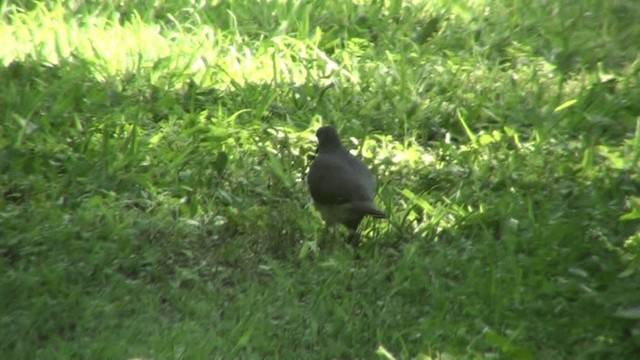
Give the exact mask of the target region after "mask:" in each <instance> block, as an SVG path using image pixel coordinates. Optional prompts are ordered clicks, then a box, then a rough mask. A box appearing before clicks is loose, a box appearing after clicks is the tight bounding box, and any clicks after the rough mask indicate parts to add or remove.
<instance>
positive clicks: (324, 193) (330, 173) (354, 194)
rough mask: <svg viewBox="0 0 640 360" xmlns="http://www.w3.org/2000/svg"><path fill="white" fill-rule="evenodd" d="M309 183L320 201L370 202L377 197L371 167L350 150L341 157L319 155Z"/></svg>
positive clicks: (315, 198)
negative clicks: (368, 167)
mask: <svg viewBox="0 0 640 360" xmlns="http://www.w3.org/2000/svg"><path fill="white" fill-rule="evenodd" d="M345 152H346V151H345ZM346 155H348V156H346ZM353 160H356V161H353ZM308 182H309V191H310V192H311V196H312V197H313V199H314V201H316V202H317V203H320V204H343V203H348V202H353V201H365V202H366V201H368V202H370V201H372V200H373V197H374V196H375V180H374V179H373V176H372V175H371V173H370V172H369V169H367V167H366V166H365V165H364V164H363V163H362V162H360V160H359V159H357V158H355V157H353V155H351V154H350V153H348V152H346V154H341V156H335V155H334V154H319V155H318V157H317V158H316V159H315V161H314V162H313V164H312V166H311V169H310V171H309V177H308Z"/></svg>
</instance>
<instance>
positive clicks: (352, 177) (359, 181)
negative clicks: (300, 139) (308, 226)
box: [307, 126, 387, 243]
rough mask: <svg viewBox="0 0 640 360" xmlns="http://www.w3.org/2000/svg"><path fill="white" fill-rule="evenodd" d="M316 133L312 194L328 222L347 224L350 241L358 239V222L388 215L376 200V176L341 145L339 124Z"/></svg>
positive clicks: (311, 179) (312, 165)
mask: <svg viewBox="0 0 640 360" xmlns="http://www.w3.org/2000/svg"><path fill="white" fill-rule="evenodd" d="M316 136H317V137H318V148H317V151H316V152H317V156H316V158H315V159H314V161H313V163H312V164H311V168H310V169H309V175H308V176H307V184H308V185H309V192H310V193H311V198H312V199H313V202H314V205H315V207H316V209H317V210H318V211H319V212H320V214H321V215H322V219H323V220H324V221H325V223H326V224H327V225H328V226H332V225H334V224H342V225H344V226H346V227H347V228H348V229H349V230H350V232H351V234H350V236H349V241H350V242H352V243H357V241H358V240H359V235H358V233H357V230H358V225H360V222H361V221H362V219H363V218H364V217H365V216H371V217H374V218H386V217H387V215H386V214H385V213H384V212H382V211H381V210H379V209H378V208H376V207H375V206H374V204H373V198H374V196H375V193H376V180H375V179H374V177H373V175H372V174H371V171H370V170H369V168H367V166H366V165H365V164H364V163H363V162H362V161H361V160H360V159H358V158H357V157H355V156H354V155H352V154H351V153H350V152H349V151H348V150H347V149H346V148H345V147H344V146H343V145H342V143H341V142H340V136H339V135H338V132H337V131H336V128H334V127H333V126H323V127H321V128H319V129H318V130H317V131H316Z"/></svg>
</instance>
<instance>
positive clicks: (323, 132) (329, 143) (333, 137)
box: [316, 126, 342, 152]
mask: <svg viewBox="0 0 640 360" xmlns="http://www.w3.org/2000/svg"><path fill="white" fill-rule="evenodd" d="M316 136H317V137H318V152H323V151H332V150H336V149H340V148H342V143H341V142H340V136H339V135H338V131H337V130H336V128H335V127H333V126H323V127H321V128H319V129H318V130H317V131H316Z"/></svg>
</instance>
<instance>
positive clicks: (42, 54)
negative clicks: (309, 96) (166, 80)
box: [0, 6, 350, 86]
mask: <svg viewBox="0 0 640 360" xmlns="http://www.w3.org/2000/svg"><path fill="white" fill-rule="evenodd" d="M228 16H231V15H228ZM9 17H10V18H11V19H12V21H11V22H4V23H2V24H0V42H1V43H2V44H3V46H2V47H0V60H1V61H2V63H3V64H5V65H8V64H9V63H11V62H12V61H14V60H18V61H21V60H24V59H27V58H33V59H37V60H39V61H42V62H46V63H50V64H57V63H60V62H61V61H64V60H65V59H69V58H72V57H78V58H82V59H84V60H87V61H89V62H92V63H94V64H95V65H96V78H98V79H100V80H104V78H106V77H109V76H111V75H114V74H119V73H126V72H140V71H141V70H142V71H144V70H145V69H157V68H158V67H162V68H165V69H169V70H171V71H172V72H174V73H179V74H181V75H182V76H184V77H185V78H191V79H194V80H195V81H198V82H200V83H201V84H202V85H212V84H215V85H217V86H220V84H226V86H231V85H232V84H236V85H238V84H239V85H242V84H244V83H263V82H273V81H277V82H286V83H304V82H305V80H306V78H307V77H308V76H311V77H313V78H314V79H317V78H323V77H327V76H328V75H332V74H333V73H337V74H338V75H339V76H342V77H347V78H348V77H350V74H349V73H348V72H346V71H344V70H342V69H341V68H340V67H339V66H338V65H337V64H336V63H335V62H334V61H332V60H331V59H330V58H329V57H328V56H327V55H326V54H324V53H323V52H322V51H320V50H319V49H318V47H317V44H318V42H319V41H320V39H321V37H322V33H321V32H320V30H316V31H315V34H314V36H312V37H311V38H309V39H305V40H298V39H295V38H292V37H288V36H279V37H275V38H273V39H272V40H271V41H270V42H258V41H254V40H251V39H246V38H243V37H241V36H239V35H237V34H236V35H230V34H229V33H228V32H227V33H225V32H223V31H221V30H219V29H216V28H212V27H210V26H202V27H200V28H199V29H198V30H197V31H196V30H192V31H189V32H186V31H179V30H180V29H177V30H175V29H171V28H169V27H167V26H162V25H157V24H145V23H144V22H142V21H141V20H140V19H138V18H134V19H132V20H131V21H130V22H127V23H124V24H120V23H119V22H117V21H114V20H108V19H105V18H99V17H91V18H84V19H75V18H71V19H70V18H69V17H70V16H69V14H65V10H64V9H62V8H61V7H60V6H58V7H55V8H53V10H47V9H45V8H38V9H37V10H34V13H14V14H11V15H9ZM176 83H177V82H176Z"/></svg>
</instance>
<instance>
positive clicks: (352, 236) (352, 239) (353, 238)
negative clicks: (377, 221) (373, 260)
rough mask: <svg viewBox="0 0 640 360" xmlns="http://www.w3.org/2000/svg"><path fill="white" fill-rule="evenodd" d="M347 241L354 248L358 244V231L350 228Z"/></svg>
mask: <svg viewBox="0 0 640 360" xmlns="http://www.w3.org/2000/svg"><path fill="white" fill-rule="evenodd" d="M347 243H349V245H351V246H353V247H354V248H357V247H358V246H360V233H359V232H358V231H356V230H351V231H350V232H349V237H347Z"/></svg>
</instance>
